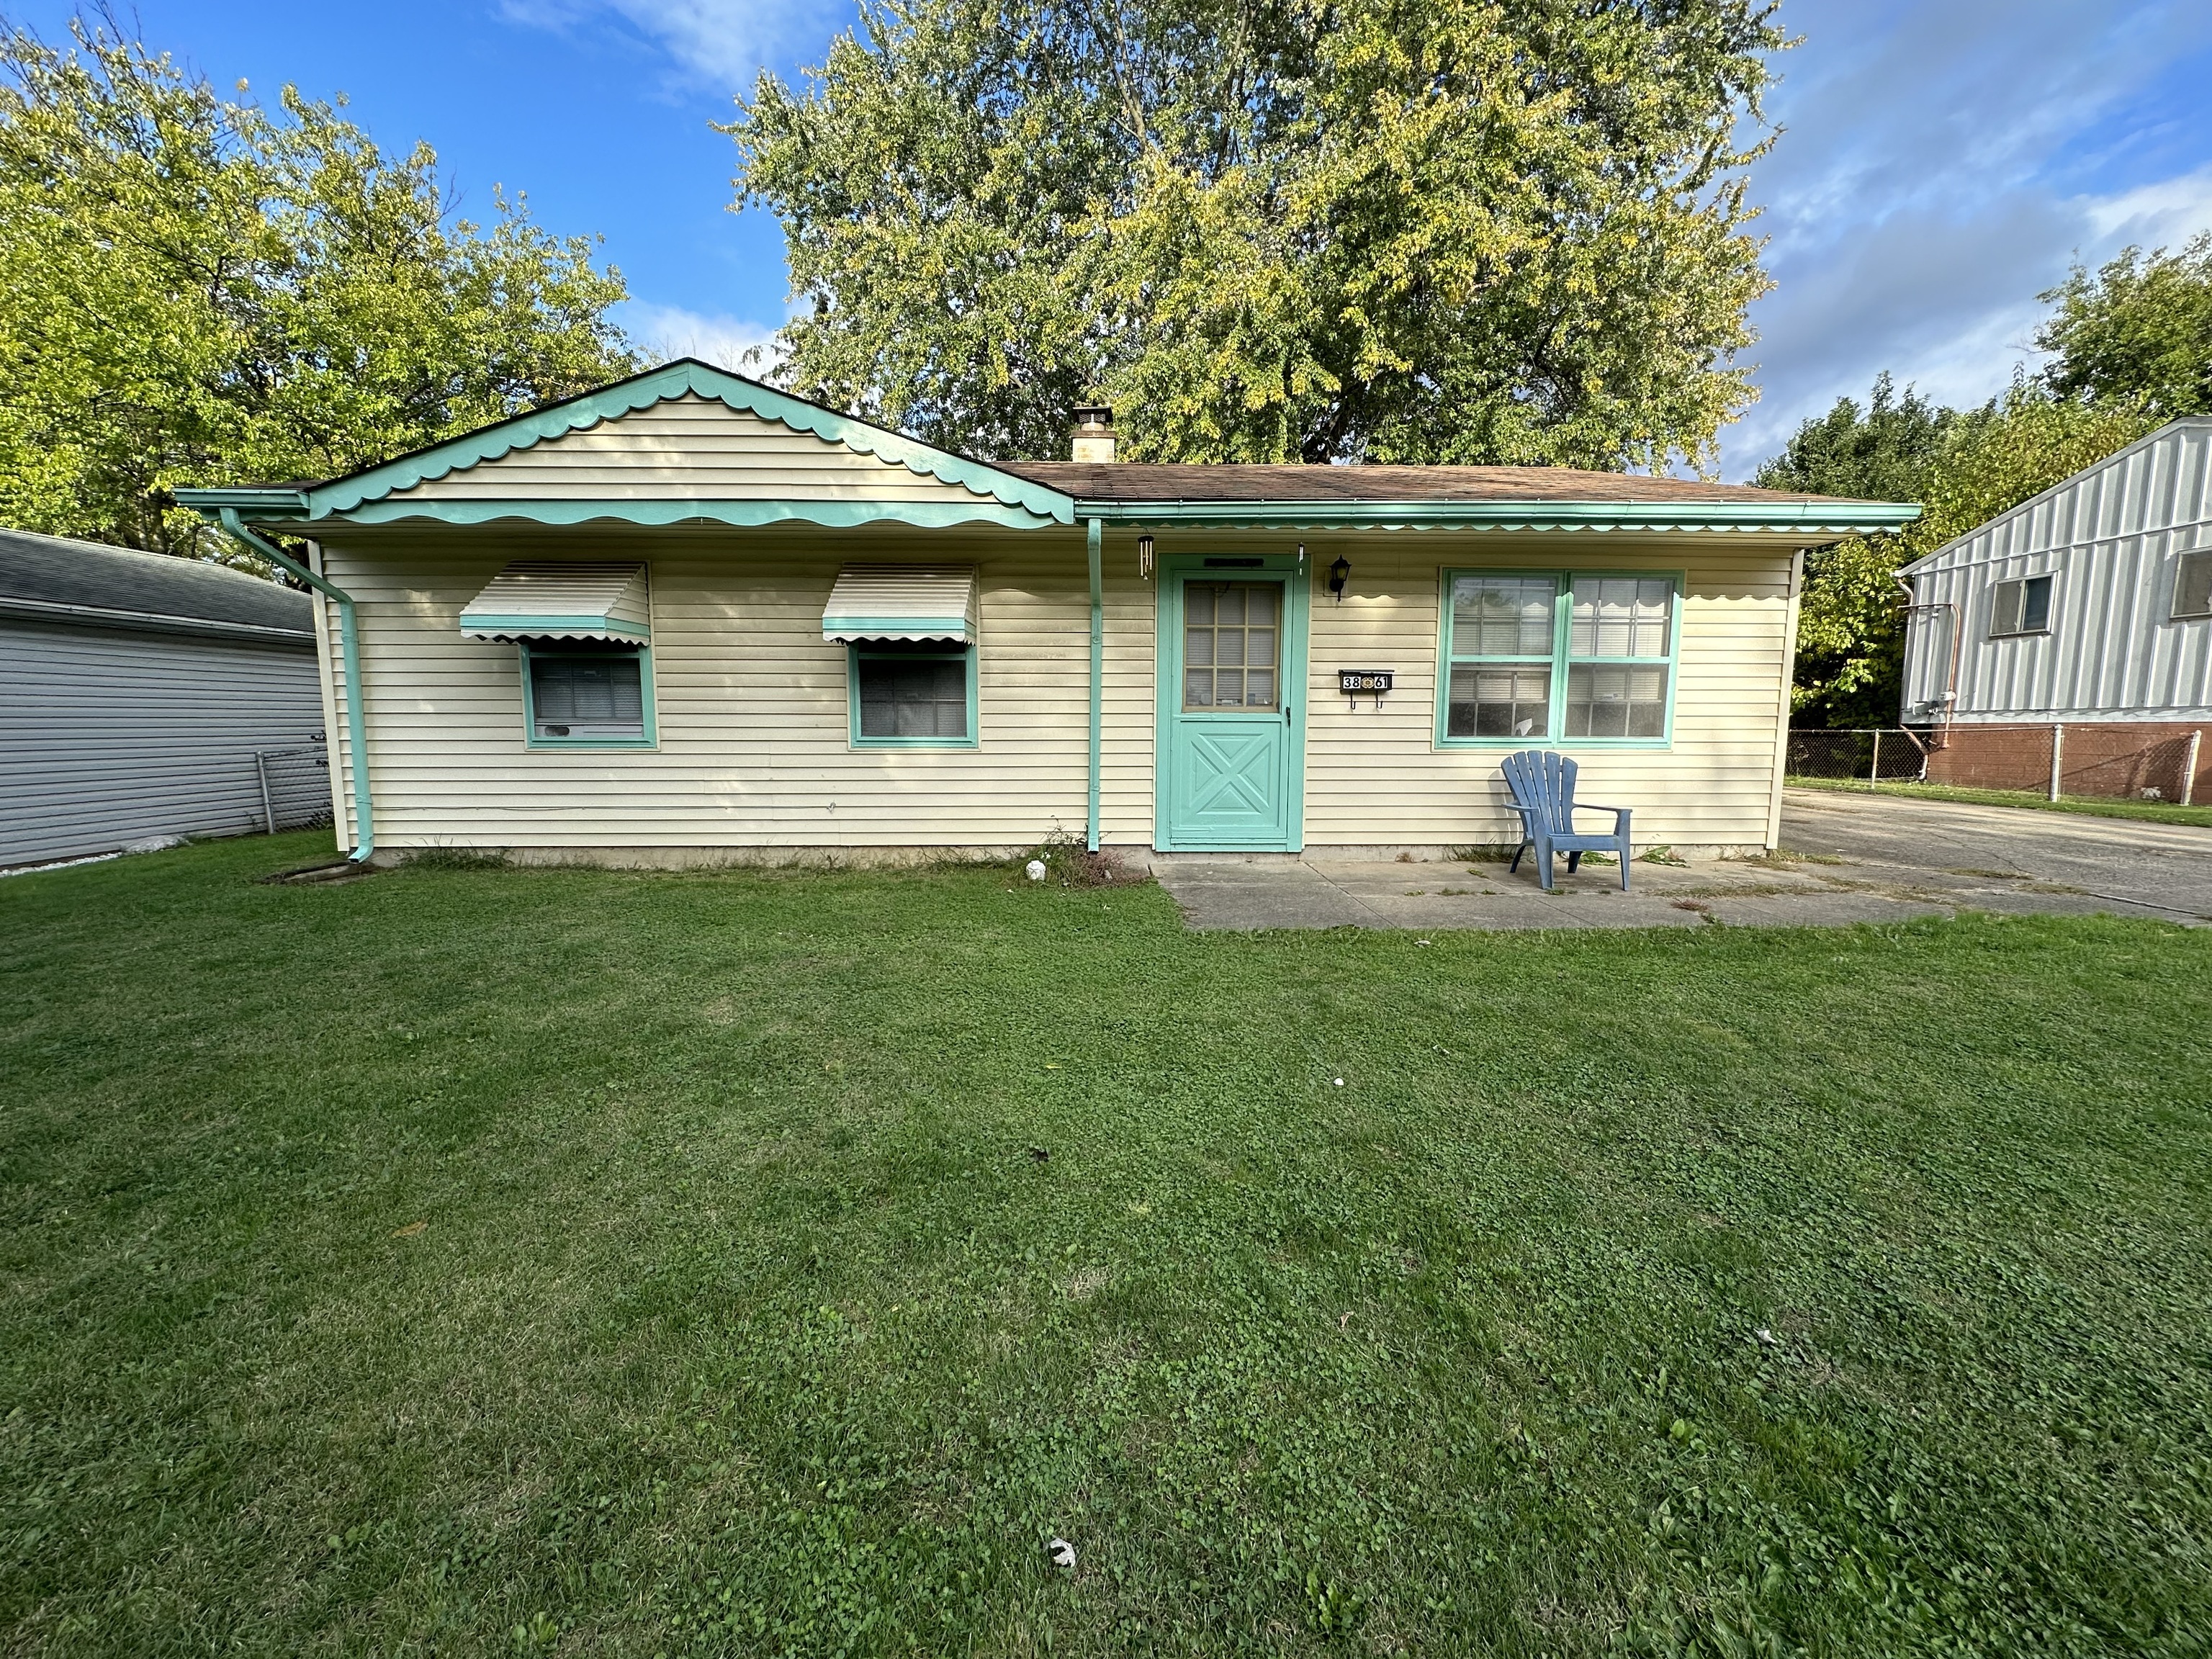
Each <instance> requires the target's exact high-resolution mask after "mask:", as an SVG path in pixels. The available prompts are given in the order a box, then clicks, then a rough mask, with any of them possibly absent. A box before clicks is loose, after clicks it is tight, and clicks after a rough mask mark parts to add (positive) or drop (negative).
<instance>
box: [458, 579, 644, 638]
mask: <svg viewBox="0 0 2212 1659" xmlns="http://www.w3.org/2000/svg"><path fill="white" fill-rule="evenodd" d="M461 632H462V633H464V634H465V635H468V636H469V638H471V639H472V640H639V641H643V640H649V639H651V638H652V637H653V621H652V612H651V610H650V608H649V606H648V604H647V594H646V585H645V567H644V566H643V565H641V564H577V563H569V562H556V561H553V560H537V561H532V560H521V561H518V562H516V563H513V564H511V565H509V566H507V568H506V569H504V570H502V571H501V572H500V573H499V574H497V575H496V576H494V577H493V578H492V579H491V583H490V585H489V586H487V587H486V588H485V589H484V591H483V592H481V593H479V594H477V596H476V598H474V599H471V600H470V601H469V603H468V605H467V608H466V609H465V610H464V611H462V612H461Z"/></svg>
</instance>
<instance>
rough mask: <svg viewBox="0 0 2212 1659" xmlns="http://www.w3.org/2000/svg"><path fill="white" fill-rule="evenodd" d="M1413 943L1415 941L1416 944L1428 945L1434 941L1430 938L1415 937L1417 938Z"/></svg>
mask: <svg viewBox="0 0 2212 1659" xmlns="http://www.w3.org/2000/svg"><path fill="white" fill-rule="evenodd" d="M1413 943H1414V944H1416V945H1427V944H1431V943H1432V941H1431V940H1429V939H1415V940H1414V941H1413Z"/></svg>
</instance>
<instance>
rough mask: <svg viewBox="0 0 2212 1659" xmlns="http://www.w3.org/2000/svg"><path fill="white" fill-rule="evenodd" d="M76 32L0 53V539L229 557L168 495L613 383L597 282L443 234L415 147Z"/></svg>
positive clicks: (536, 258)
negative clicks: (224, 90)
mask: <svg viewBox="0 0 2212 1659" xmlns="http://www.w3.org/2000/svg"><path fill="white" fill-rule="evenodd" d="M72 34H73V40H72V42H71V44H70V46H66V47H64V48H59V49H58V48H55V47H53V46H48V45H47V44H46V43H45V42H44V41H42V40H40V39H39V38H37V37H36V36H35V35H33V34H32V33H28V32H27V31H25V30H22V29H16V28H10V29H9V31H8V32H7V33H5V34H4V36H0V384H4V385H5V386H6V388H7V393H6V396H5V398H0V522H6V523H9V524H12V525H15V526H20V527H22V528H26V529H32V530H39V531H45V532H51V533H55V534H63V535H73V536H84V537H89V538H95V539H99V540H105V541H112V542H118V543H122V544H125V545H129V546H135V547H142V548H149V549H155V550H162V551H167V552H178V553H202V554H209V555H212V556H227V555H226V554H225V553H224V550H223V546H222V538H216V537H211V536H210V534H209V533H208V532H206V531H205V529H204V526H202V525H201V524H200V523H199V521H198V520H197V519H196V518H195V517H194V515H192V514H191V513H185V512H182V511H180V510H179V509H178V508H176V507H174V506H173V505H172V504H171V503H170V502H169V499H168V495H167V492H168V491H169V490H170V489H172V488H173V486H175V485H177V484H179V483H196V484H204V483H240V482H253V481H270V480H285V479H295V478H319V477H328V476H330V475H331V474H334V473H338V472H343V471H349V470H351V469H353V468H355V467H356V466H360V465H365V464H367V463H369V462H372V461H374V460H377V459H381V458H383V457H386V456H388V455H392V454H394V453H399V452H402V451H404V450H408V449H411V448H415V447H419V446H421V445H423V444H427V443H431V442H435V441H437V440H439V439H441V438H443V437H447V436H449V435H452V434H453V433H456V432H459V431H463V430H466V429H467V428H471V427H474V426H477V425H480V424H483V422H488V421H492V420H496V419H499V418H501V417H503V416H507V415H510V414H513V413H515V412H517V411H519V410H524V409H526V408H529V407H532V405H535V404H540V403H543V402H546V401H549V400H551V399H554V398H561V397H564V396H567V395H569V394H570V393H573V392H577V391H580V390H581V389H583V388H585V387H587V386H592V385H594V384H597V383H599V382H601V381H604V380H607V379H609V378H611V377H613V376H616V375H618V374H622V373H624V372H626V371H627V370H628V369H629V368H630V367H631V366H632V365H631V360H630V357H629V351H628V349H627V346H626V344H625V343H624V342H623V337H622V336H621V334H620V333H619V331H617V329H616V328H615V327H614V326H613V325H611V323H610V322H609V321H608V320H607V311H608V308H609V307H611V306H612V305H613V304H614V303H616V302H617V301H620V300H621V299H623V297H624V295H623V283H622V279H621V277H620V276H619V274H618V273H617V272H616V271H614V270H611V269H609V270H605V271H601V270H598V269H595V268H594V266H593V265H592V244H591V243H590V242H589V241H588V240H582V239H574V240H556V238H554V237H552V236H550V235H549V234H546V233H545V232H544V231H543V230H542V229H540V228H538V227H537V226H536V225H534V224H533V223H532V222H531V220H530V218H529V216H528V214H527V211H526V207H525V204H523V203H522V201H521V200H520V198H516V199H512V200H510V199H507V198H506V197H495V203H494V212H493V216H492V219H491V222H490V223H489V226H480V225H478V224H476V223H472V222H469V221H467V220H464V219H460V218H458V217H456V216H454V214H453V204H452V202H451V200H450V199H449V196H448V192H447V190H446V189H445V188H444V187H443V186H442V185H441V181H440V180H439V178H438V176H437V170H436V168H437V158H436V156H435V155H434V154H433V152H432V151H431V150H430V149H429V148H428V146H427V145H418V146H417V147H416V149H414V150H412V151H411V152H410V153H409V154H408V155H405V156H404V157H391V156H386V155H384V154H383V153H382V152H380V150H379V149H377V147H376V146H375V145H374V144H373V143H370V142H369V140H368V138H367V137H366V136H365V135H363V134H362V132H361V131H359V129H357V128H356V127H355V126H353V125H351V124H349V122H348V121H346V120H345V119H344V118H343V117H342V116H341V115H340V114H339V112H338V110H337V108H335V107H333V106H331V105H328V104H321V103H313V102H310V101H308V100H305V99H303V98H301V96H300V95H299V94H297V93H296V92H295V91H294V90H293V89H292V88H289V87H287V88H285V89H284V92H283V98H282V100H281V106H280V108H279V110H278V111H276V112H270V111H267V110H265V109H264V108H262V107H260V106H258V105H256V104H253V103H252V102H249V101H243V100H240V101H231V100H225V99H223V98H222V97H221V96H219V95H218V94H216V90H215V89H214V88H212V87H211V86H210V85H209V84H208V82H206V81H205V80H204V79H201V78H198V77H196V76H190V75H187V74H185V72H184V71H182V70H179V69H178V68H177V67H176V66H175V65H174V64H172V63H171V62H170V61H169V59H168V58H167V57H165V56H161V55H157V54H155V53H154V52H150V51H149V50H148V49H147V48H146V47H144V46H141V45H139V44H138V43H137V42H136V41H134V40H129V39H127V38H126V37H125V35H124V34H123V33H122V32H121V31H119V30H118V29H117V28H115V27H114V26H113V24H112V19H111V20H108V21H104V22H101V23H99V24H96V25H94V26H92V27H87V26H86V25H84V24H82V23H78V24H75V25H73V26H72ZM243 91H244V86H243V83H242V82H241V83H240V92H241V94H242V93H243Z"/></svg>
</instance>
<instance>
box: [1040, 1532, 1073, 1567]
mask: <svg viewBox="0 0 2212 1659" xmlns="http://www.w3.org/2000/svg"><path fill="white" fill-rule="evenodd" d="M1044 1553H1046V1554H1047V1555H1049V1556H1050V1557H1052V1564H1053V1565H1054V1566H1055V1567H1060V1568H1062V1569H1064V1570H1065V1571H1068V1572H1073V1571H1075V1546H1074V1545H1073V1544H1071V1543H1069V1542H1068V1541H1067V1540H1066V1539H1065V1538H1055V1539H1054V1540H1053V1541H1052V1542H1050V1543H1049V1544H1047V1545H1046V1546H1045V1547H1044Z"/></svg>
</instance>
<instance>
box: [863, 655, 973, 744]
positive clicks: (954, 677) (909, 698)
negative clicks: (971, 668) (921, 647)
mask: <svg viewBox="0 0 2212 1659" xmlns="http://www.w3.org/2000/svg"><path fill="white" fill-rule="evenodd" d="M859 671H860V735H861V736H862V737H863V738H966V737H967V735H968V659H967V657H966V655H965V654H964V653H963V654H962V655H959V656H946V655H944V654H942V653H939V654H934V655H931V656H926V657H925V656H907V655H899V654H892V653H862V654H861V656H860V665H859Z"/></svg>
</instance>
